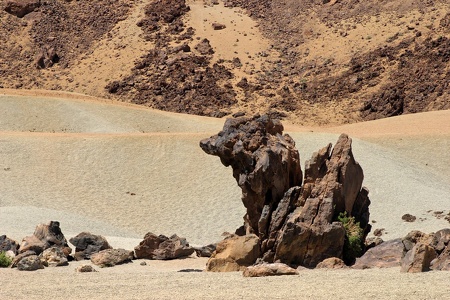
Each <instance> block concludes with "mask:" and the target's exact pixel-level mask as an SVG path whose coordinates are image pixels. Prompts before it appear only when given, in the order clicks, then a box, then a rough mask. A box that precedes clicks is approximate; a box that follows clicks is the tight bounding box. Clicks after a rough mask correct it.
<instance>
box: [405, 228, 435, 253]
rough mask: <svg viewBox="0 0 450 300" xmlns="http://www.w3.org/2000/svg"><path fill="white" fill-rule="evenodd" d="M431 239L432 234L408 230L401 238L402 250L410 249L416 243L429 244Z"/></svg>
mask: <svg viewBox="0 0 450 300" xmlns="http://www.w3.org/2000/svg"><path fill="white" fill-rule="evenodd" d="M432 241H433V234H427V233H423V232H421V231H418V230H413V231H411V232H409V233H408V234H407V235H406V236H405V237H404V238H403V239H402V242H403V245H404V247H405V249H404V252H405V253H406V252H408V251H410V250H411V249H412V248H413V247H414V246H415V245H416V244H417V243H422V244H427V245H430V244H431V242H432Z"/></svg>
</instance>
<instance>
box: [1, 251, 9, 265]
mask: <svg viewBox="0 0 450 300" xmlns="http://www.w3.org/2000/svg"><path fill="white" fill-rule="evenodd" d="M11 263H12V259H11V258H10V257H8V256H7V255H6V253H5V252H4V251H2V252H0V268H7V267H9V266H10V265H11Z"/></svg>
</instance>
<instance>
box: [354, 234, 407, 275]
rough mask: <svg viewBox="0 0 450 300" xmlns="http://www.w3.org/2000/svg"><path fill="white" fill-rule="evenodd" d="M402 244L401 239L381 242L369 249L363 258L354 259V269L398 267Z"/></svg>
mask: <svg viewBox="0 0 450 300" xmlns="http://www.w3.org/2000/svg"><path fill="white" fill-rule="evenodd" d="M403 249H404V246H403V243H402V240H401V239H394V240H390V241H386V242H383V243H381V244H379V245H378V246H375V247H373V248H370V249H369V250H367V251H366V253H364V255H363V256H361V257H359V258H357V259H356V262H355V264H354V265H353V266H352V268H354V269H370V268H393V267H398V266H400V262H401V259H402V257H403Z"/></svg>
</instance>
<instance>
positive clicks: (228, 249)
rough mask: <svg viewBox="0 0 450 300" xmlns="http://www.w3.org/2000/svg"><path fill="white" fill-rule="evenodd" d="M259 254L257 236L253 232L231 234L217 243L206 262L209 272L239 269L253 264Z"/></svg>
mask: <svg viewBox="0 0 450 300" xmlns="http://www.w3.org/2000/svg"><path fill="white" fill-rule="evenodd" d="M259 255H260V243H259V238H258V237H257V236H256V235H254V234H249V235H245V236H236V235H232V236H230V237H228V238H226V239H224V240H222V241H221V242H219V243H218V244H217V247H216V251H214V253H213V254H212V255H211V258H210V259H209V260H208V262H207V264H206V270H207V271H211V272H233V271H241V270H243V269H244V268H245V267H247V266H251V265H253V264H254V263H255V262H256V260H257V259H258V257H259Z"/></svg>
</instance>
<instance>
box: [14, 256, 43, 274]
mask: <svg viewBox="0 0 450 300" xmlns="http://www.w3.org/2000/svg"><path fill="white" fill-rule="evenodd" d="M43 268H44V264H43V263H42V261H41V260H40V259H39V257H38V256H37V255H30V256H27V257H24V258H22V259H21V260H20V261H19V262H18V263H17V269H18V270H19V271H36V270H39V269H43Z"/></svg>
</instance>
